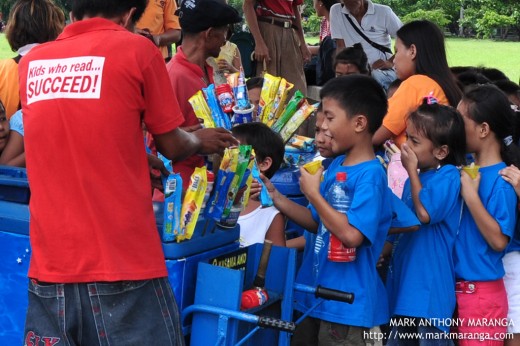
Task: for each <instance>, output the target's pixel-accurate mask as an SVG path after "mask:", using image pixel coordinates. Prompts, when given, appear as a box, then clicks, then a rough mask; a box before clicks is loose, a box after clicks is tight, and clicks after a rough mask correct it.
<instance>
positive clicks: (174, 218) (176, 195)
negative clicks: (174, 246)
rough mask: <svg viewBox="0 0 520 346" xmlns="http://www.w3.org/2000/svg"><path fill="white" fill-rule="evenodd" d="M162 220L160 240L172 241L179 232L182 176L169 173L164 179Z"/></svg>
mask: <svg viewBox="0 0 520 346" xmlns="http://www.w3.org/2000/svg"><path fill="white" fill-rule="evenodd" d="M163 185H164V214H163V215H164V220H163V231H162V241H163V242H166V243H167V242H172V241H174V240H175V239H176V237H177V236H179V234H180V233H181V206H182V178H181V175H180V174H177V173H174V174H170V175H169V176H168V177H167V178H166V179H165V180H164V183H163Z"/></svg>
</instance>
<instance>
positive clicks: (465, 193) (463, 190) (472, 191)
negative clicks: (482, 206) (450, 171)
mask: <svg viewBox="0 0 520 346" xmlns="http://www.w3.org/2000/svg"><path fill="white" fill-rule="evenodd" d="M479 184H480V172H478V173H477V176H476V177H475V179H471V177H470V176H469V174H468V173H466V172H464V171H463V170H461V171H460V185H461V186H460V194H461V195H462V198H464V200H465V201H468V200H469V199H471V198H475V196H477V197H478V186H479Z"/></svg>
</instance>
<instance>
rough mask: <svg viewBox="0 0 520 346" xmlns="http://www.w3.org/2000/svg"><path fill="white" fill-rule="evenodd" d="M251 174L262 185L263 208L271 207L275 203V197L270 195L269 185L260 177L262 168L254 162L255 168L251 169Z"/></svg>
mask: <svg viewBox="0 0 520 346" xmlns="http://www.w3.org/2000/svg"><path fill="white" fill-rule="evenodd" d="M251 176H252V177H253V178H254V179H256V180H257V181H258V183H259V184H260V185H262V190H261V191H260V204H262V208H265V207H271V206H273V205H274V203H273V199H272V198H271V196H270V195H269V191H267V187H266V186H265V184H264V182H263V181H262V179H261V178H260V170H259V169H258V164H257V163H256V160H255V163H254V164H253V170H252V171H251Z"/></svg>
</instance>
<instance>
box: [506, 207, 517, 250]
mask: <svg viewBox="0 0 520 346" xmlns="http://www.w3.org/2000/svg"><path fill="white" fill-rule="evenodd" d="M512 251H520V219H518V214H517V219H516V228H515V234H514V236H513V239H512V240H511V243H509V246H508V247H507V249H506V252H512Z"/></svg>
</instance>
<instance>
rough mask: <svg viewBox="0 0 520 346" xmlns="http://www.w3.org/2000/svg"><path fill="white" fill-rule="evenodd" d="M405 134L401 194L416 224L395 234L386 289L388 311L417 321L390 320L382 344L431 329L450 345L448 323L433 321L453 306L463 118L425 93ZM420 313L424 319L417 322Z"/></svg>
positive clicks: (442, 318)
mask: <svg viewBox="0 0 520 346" xmlns="http://www.w3.org/2000/svg"><path fill="white" fill-rule="evenodd" d="M406 135H407V140H406V142H405V143H403V145H402V146H401V160H402V163H403V167H404V168H405V169H406V171H407V173H408V175H409V178H408V179H407V180H406V183H405V186H404V190H403V196H402V199H403V201H404V202H405V204H406V205H407V206H408V207H410V208H411V209H412V210H413V211H414V212H415V214H416V215H417V217H418V219H419V221H420V222H421V225H420V228H419V230H418V231H416V232H408V233H403V234H400V235H398V236H397V240H396V241H395V246H394V253H393V257H392V260H391V266H390V268H389V270H388V279H387V289H388V297H389V302H390V314H391V315H392V316H395V317H397V318H398V317H401V316H403V317H406V318H407V319H408V320H411V319H414V318H415V319H416V321H417V322H416V323H414V326H400V325H399V324H398V326H394V327H393V330H392V332H391V333H390V334H389V335H390V337H389V340H388V345H390V346H392V345H404V344H407V343H409V342H410V341H409V340H410V338H411V337H410V335H420V334H421V333H422V334H424V333H431V334H432V335H437V336H436V337H435V340H436V341H437V345H452V341H451V340H449V338H446V337H444V336H445V334H444V333H448V332H449V326H448V324H447V323H440V324H439V323H437V321H442V322H444V321H447V320H448V319H450V318H451V317H452V315H453V311H454V309H455V291H454V289H453V287H454V286H455V268H454V263H453V255H452V254H453V249H454V246H455V238H456V234H457V228H458V225H459V221H460V213H461V206H462V201H461V197H460V174H459V171H458V169H457V167H456V166H460V165H462V164H463V162H464V159H465V152H466V151H465V147H466V145H465V144H466V143H465V139H464V121H463V120H462V117H461V116H460V114H458V113H457V111H456V110H455V109H454V108H451V107H449V106H443V105H440V104H437V103H436V100H435V99H432V98H425V100H424V103H423V105H422V106H420V107H419V108H418V109H417V111H415V112H413V113H412V114H411V115H410V116H409V117H408V120H407V124H406ZM433 268H435V269H433ZM420 319H425V320H429V321H428V322H427V323H422V324H421V323H419V322H418V321H419V320H420ZM405 333H409V334H405ZM414 333H416V334H414ZM401 335H406V336H405V337H406V339H401V338H400V336H401ZM424 335H425V334H424Z"/></svg>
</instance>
